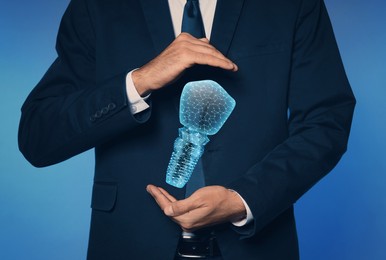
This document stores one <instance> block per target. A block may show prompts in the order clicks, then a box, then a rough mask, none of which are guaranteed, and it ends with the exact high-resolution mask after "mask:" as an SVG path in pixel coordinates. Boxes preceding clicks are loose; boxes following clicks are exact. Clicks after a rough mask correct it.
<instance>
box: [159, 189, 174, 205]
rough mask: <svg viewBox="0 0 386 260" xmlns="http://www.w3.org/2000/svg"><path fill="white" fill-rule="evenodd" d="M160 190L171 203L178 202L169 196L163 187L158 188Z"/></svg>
mask: <svg viewBox="0 0 386 260" xmlns="http://www.w3.org/2000/svg"><path fill="white" fill-rule="evenodd" d="M158 189H159V190H160V192H161V193H162V194H163V195H164V196H165V197H166V198H167V199H168V200H169V201H170V202H175V201H177V199H176V198H174V197H173V196H172V195H170V194H169V192H167V191H166V190H164V189H163V188H161V187H158Z"/></svg>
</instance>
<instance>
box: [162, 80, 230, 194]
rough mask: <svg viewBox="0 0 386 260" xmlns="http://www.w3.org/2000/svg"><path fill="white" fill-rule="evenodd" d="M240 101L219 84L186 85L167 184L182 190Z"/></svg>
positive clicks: (200, 82)
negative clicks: (212, 136) (179, 125)
mask: <svg viewBox="0 0 386 260" xmlns="http://www.w3.org/2000/svg"><path fill="white" fill-rule="evenodd" d="M235 105H236V101H235V100H234V99H233V98H232V97H231V96H230V95H229V94H228V93H227V92H226V91H225V90H224V89H223V88H222V87H221V86H220V85H219V84H218V83H217V82H215V81H212V80H202V81H193V82H189V83H187V84H186V85H185V87H184V89H183V90H182V94H181V100H180V122H181V124H182V125H184V127H182V128H180V129H179V130H178V132H179V136H178V137H177V139H176V140H175V142H174V151H173V153H172V156H171V158H170V162H169V165H168V169H167V172H166V183H168V184H170V185H172V186H175V187H177V188H182V187H184V185H185V184H186V183H187V182H188V180H189V179H190V176H191V175H192V172H193V170H194V167H195V166H196V164H197V162H198V160H199V159H200V157H201V156H202V154H203V153H204V146H205V145H206V144H207V143H208V142H209V138H208V137H207V135H214V134H216V133H217V132H218V131H219V130H220V128H221V127H222V126H223V125H224V123H225V121H226V120H227V119H228V117H229V115H230V114H231V113H232V111H233V109H234V107H235Z"/></svg>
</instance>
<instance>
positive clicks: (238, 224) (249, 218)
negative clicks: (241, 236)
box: [231, 190, 253, 227]
mask: <svg viewBox="0 0 386 260" xmlns="http://www.w3.org/2000/svg"><path fill="white" fill-rule="evenodd" d="M231 191H233V192H235V193H236V194H237V195H238V196H239V197H240V199H241V201H242V202H243V204H244V206H245V210H246V212H247V215H246V216H245V218H243V219H241V220H238V221H232V225H234V226H236V227H243V226H245V225H247V224H249V223H251V222H252V220H253V214H252V211H251V209H250V208H249V206H248V204H247V202H246V201H245V200H244V199H243V197H241V195H240V194H239V193H238V192H237V191H234V190H231Z"/></svg>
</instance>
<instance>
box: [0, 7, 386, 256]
mask: <svg viewBox="0 0 386 260" xmlns="http://www.w3.org/2000/svg"><path fill="white" fill-rule="evenodd" d="M68 2H69V1H68V0H61V1H48V0H47V1H44V0H35V1H22V0H12V1H11V0H8V1H7V2H5V0H1V2H0V84H1V85H0V86H1V88H0V111H1V117H2V119H1V127H0V259H4V260H13V259H15V260H16V259H17V260H20V259H32V260H34V259H39V260H45V259H47V260H48V259H63V260H68V259H85V257H86V250H87V240H88V230H89V221H90V207H89V205H90V198H91V187H92V186H91V185H92V179H93V167H94V158H93V152H92V151H89V152H86V153H84V154H82V155H79V156H77V157H74V158H72V159H71V160H68V161H66V162H63V163H61V164H59V165H55V166H51V167H48V168H44V169H36V168H33V167H32V166H31V165H29V164H28V163H27V162H26V161H25V160H24V158H23V157H22V155H21V154H20V153H19V151H18V148H17V128H18V121H19V117H20V107H21V105H22V102H23V101H24V99H25V98H26V96H27V95H28V93H29V92H30V91H31V89H32V88H33V86H34V85H35V84H36V83H37V82H38V80H39V79H40V78H41V77H42V75H43V73H44V72H45V71H46V70H47V68H48V66H49V65H50V64H51V62H52V61H53V59H54V58H55V51H54V45H55V37H56V32H57V29H58V25H59V21H60V18H61V16H62V14H63V12H64V10H65V8H66V6H67V4H68ZM326 5H327V7H328V10H329V12H330V16H331V20H332V22H333V25H334V29H335V33H336V37H337V41H338V44H339V47H340V50H341V54H342V58H343V61H344V64H345V68H346V71H347V74H348V77H349V79H350V82H351V84H352V88H353V90H354V92H355V94H356V97H357V99H358V104H357V108H356V111H355V117H354V122H353V127H352V133H351V139H350V142H349V150H348V152H347V153H346V154H345V156H344V157H343V159H342V161H341V162H340V164H339V165H338V166H337V167H336V168H335V169H334V170H333V172H332V173H331V174H329V175H328V176H327V177H326V178H325V179H323V180H322V181H321V182H319V183H318V185H316V186H315V187H314V188H313V189H312V190H311V191H309V192H308V193H307V194H306V195H305V196H304V197H303V198H302V199H301V200H299V201H298V202H297V204H296V215H297V223H298V230H299V240H300V248H301V257H302V259H306V260H307V259H312V260H317V259H339V260H341V259H350V260H356V259H375V260H377V259H386V224H385V221H386V176H385V174H386V138H385V134H386V115H385V114H386V104H385V101H386V98H385V96H386V86H385V85H386V71H385V70H386V26H385V25H386V17H385V16H386V1H384V0H339V1H333V0H326Z"/></svg>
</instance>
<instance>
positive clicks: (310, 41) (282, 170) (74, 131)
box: [19, 0, 355, 259]
mask: <svg viewBox="0 0 386 260" xmlns="http://www.w3.org/2000/svg"><path fill="white" fill-rule="evenodd" d="M184 4H185V1H173V0H170V1H168V2H167V1H151V0H111V1H103V0H94V1H91V0H73V1H72V2H71V3H70V5H69V7H68V9H67V11H66V13H65V15H64V17H63V20H62V23H61V27H60V30H59V34H58V40H57V51H58V58H57V60H56V61H55V62H54V63H53V65H52V66H51V68H50V69H49V70H48V72H47V73H46V75H45V76H44V77H43V79H42V80H41V82H40V83H39V84H38V86H37V87H36V88H35V89H34V90H33V91H32V93H31V94H30V96H29V97H28V98H27V100H26V102H25V104H24V105H23V108H22V118H21V123H20V129H19V146H20V149H21V151H22V152H23V154H24V155H25V157H26V158H27V159H28V160H29V161H30V162H31V163H32V164H33V165H35V166H38V167H42V166H47V165H51V164H55V163H58V162H61V161H63V160H66V159H68V158H70V157H72V156H74V155H76V154H79V153H81V152H83V151H85V150H87V149H90V148H93V147H95V158H96V167H95V180H94V187H93V197H92V205H91V206H92V221H91V230H90V241H89V251H88V258H89V259H173V258H175V257H176V258H178V259H185V258H189V256H186V255H192V256H193V257H199V256H202V257H206V258H207V259H298V257H299V256H298V245H297V237H296V228H295V221H294V216H293V204H294V203H295V202H296V200H297V199H299V198H300V196H301V195H302V194H304V193H305V192H306V191H307V190H308V189H309V188H311V187H312V186H313V185H314V184H315V183H316V182H317V181H318V180H320V179H321V178H322V177H323V176H324V175H325V174H327V173H328V172H329V171H330V170H331V169H332V168H333V167H334V166H335V165H336V163H337V162H338V161H339V159H340V157H341V156H342V154H343V153H344V151H345V150H346V145H347V139H348V136H349V129H350V125H351V118H352V112H353V108H354V105H355V99H354V97H353V94H352V92H351V89H350V87H349V84H348V81H347V79H346V76H345V73H344V69H343V66H342V63H341V61H340V57H339V53H338V50H337V46H336V43H335V39H334V36H333V32H332V29H331V25H330V22H329V19H328V15H327V12H326V9H325V6H324V3H323V1H321V0H303V1H301V0H291V1H288V0H273V1H255V0H239V1H234V0H217V1H200V5H201V12H202V17H203V19H204V26H205V32H206V35H207V38H210V40H208V39H205V38H196V37H194V36H192V35H190V34H188V33H182V34H180V31H179V30H180V29H179V28H181V20H182V13H183V8H184ZM236 64H237V65H236ZM201 79H212V80H215V81H217V82H218V83H219V84H220V85H222V86H223V87H224V88H225V89H226V91H227V92H228V93H229V94H230V95H231V96H232V97H233V98H234V99H235V100H236V102H237V105H236V108H235V110H234V112H233V113H232V115H231V116H230V118H229V119H228V121H227V122H226V124H225V125H224V127H223V128H222V129H221V130H220V132H219V133H218V134H217V135H215V136H213V137H212V138H211V141H210V142H209V143H208V145H207V146H206V150H205V153H204V155H203V158H202V167H203V173H204V175H205V185H206V187H204V188H201V189H199V190H197V191H196V192H195V193H193V194H192V195H191V196H189V197H187V198H186V199H185V188H184V189H177V188H173V187H171V186H169V185H167V184H166V183H165V171H166V168H167V164H168V162H169V157H170V154H171V151H172V145H173V141H174V139H175V138H176V136H177V129H178V128H179V127H180V124H179V120H178V102H179V97H180V93H181V90H182V87H183V86H184V85H185V83H186V82H189V81H195V80H201ZM149 184H150V185H149ZM145 187H146V191H147V192H146V191H145ZM149 194H150V195H151V196H150V195H149ZM154 200H155V201H156V202H157V203H158V205H159V207H160V208H161V210H160V208H158V207H157V205H156V204H155V203H154ZM182 231H185V232H188V233H184V234H185V235H184V237H183V238H181V232H182ZM191 232H193V234H194V236H193V238H192V236H191V235H190V233H191ZM201 233H202V234H201ZM201 235H202V237H204V239H203V240H200V239H201ZM197 237H198V239H197ZM195 250H198V251H199V252H196V251H195Z"/></svg>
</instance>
